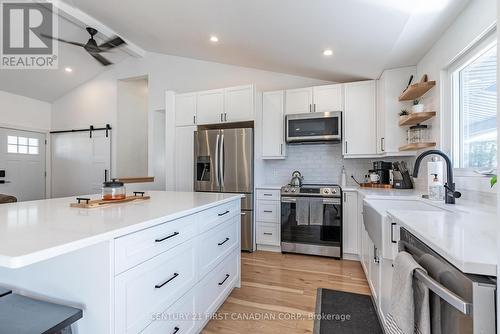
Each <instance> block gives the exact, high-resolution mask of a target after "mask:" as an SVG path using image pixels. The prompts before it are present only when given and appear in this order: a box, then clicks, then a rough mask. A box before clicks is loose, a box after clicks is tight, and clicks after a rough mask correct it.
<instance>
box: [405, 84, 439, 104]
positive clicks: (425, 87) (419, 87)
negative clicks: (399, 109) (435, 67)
mask: <svg viewBox="0 0 500 334" xmlns="http://www.w3.org/2000/svg"><path fill="white" fill-rule="evenodd" d="M435 85H436V81H425V82H419V83H416V84H413V85H411V86H410V87H408V88H407V89H406V90H405V91H404V92H403V93H402V94H401V95H400V96H399V101H412V100H416V99H418V98H419V97H421V96H422V95H424V94H425V93H427V92H428V91H429V89H431V88H432V87H434V86H435Z"/></svg>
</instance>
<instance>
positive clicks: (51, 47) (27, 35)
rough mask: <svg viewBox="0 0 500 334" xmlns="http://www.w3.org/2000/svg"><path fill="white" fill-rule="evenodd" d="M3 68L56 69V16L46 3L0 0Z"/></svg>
mask: <svg viewBox="0 0 500 334" xmlns="http://www.w3.org/2000/svg"><path fill="white" fill-rule="evenodd" d="M0 17H1V20H2V24H1V29H2V32H1V54H0V56H1V62H0V68H2V69H56V68H57V65H58V64H57V58H58V57H57V53H56V51H57V44H56V43H54V41H53V40H52V39H50V38H47V37H44V36H55V33H57V16H56V15H55V13H54V7H53V5H52V4H51V3H48V2H40V1H37V2H34V1H22V0H21V1H20V0H18V1H10V0H3V1H1V2H0Z"/></svg>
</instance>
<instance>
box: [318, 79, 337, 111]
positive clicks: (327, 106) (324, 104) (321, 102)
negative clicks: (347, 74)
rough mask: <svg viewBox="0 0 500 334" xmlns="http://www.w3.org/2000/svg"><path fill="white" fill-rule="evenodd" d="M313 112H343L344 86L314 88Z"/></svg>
mask: <svg viewBox="0 0 500 334" xmlns="http://www.w3.org/2000/svg"><path fill="white" fill-rule="evenodd" d="M313 106H314V107H313V110H314V111H315V112H324V111H343V110H344V96H343V85H342V84H336V85H325V86H316V87H313Z"/></svg>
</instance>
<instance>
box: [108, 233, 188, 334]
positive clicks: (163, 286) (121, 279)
mask: <svg viewBox="0 0 500 334" xmlns="http://www.w3.org/2000/svg"><path fill="white" fill-rule="evenodd" d="M195 247H196V244H195V242H194V239H193V240H191V241H189V242H186V243H184V244H182V245H180V246H178V247H176V248H175V249H172V250H170V251H167V252H164V253H162V254H160V255H158V256H156V257H154V258H152V259H151V260H149V261H146V262H144V263H142V264H140V265H138V266H136V267H134V268H132V269H130V270H128V271H126V272H124V273H123V274H121V275H118V276H116V278H115V332H116V333H120V334H121V333H139V332H140V331H141V330H143V329H144V328H146V326H148V325H149V324H150V323H151V321H152V314H155V312H158V310H166V309H168V307H169V306H170V305H172V304H173V303H174V302H175V301H176V300H177V299H179V298H180V297H181V296H182V295H184V294H185V293H186V292H187V291H188V290H189V289H191V288H192V287H193V286H194V285H195V284H196V282H197V273H196V250H195Z"/></svg>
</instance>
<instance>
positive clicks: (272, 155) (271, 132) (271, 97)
mask: <svg viewBox="0 0 500 334" xmlns="http://www.w3.org/2000/svg"><path fill="white" fill-rule="evenodd" d="M284 104H285V93H284V91H282V90H280V91H274V92H265V93H263V94H262V159H282V158H284V157H285V140H284V139H285V138H284V123H285V122H284V109H285V108H284V107H285V105H284Z"/></svg>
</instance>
